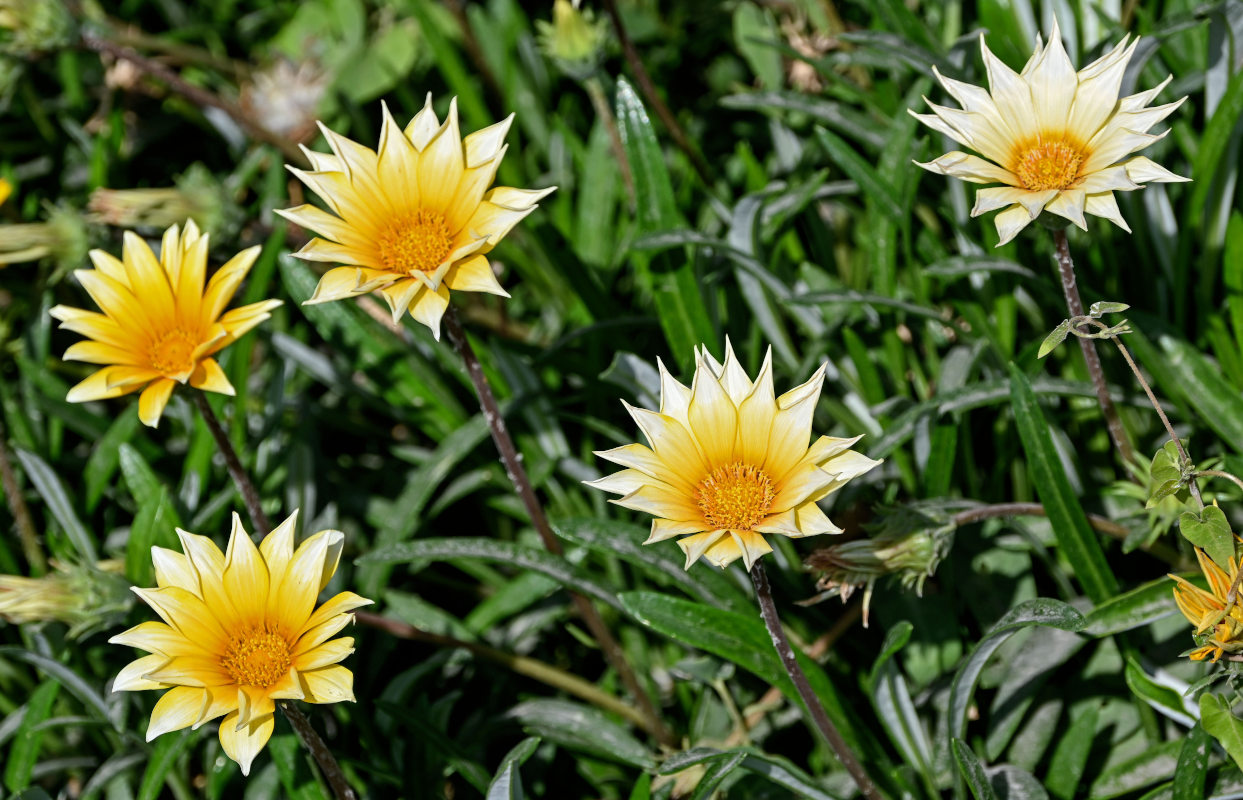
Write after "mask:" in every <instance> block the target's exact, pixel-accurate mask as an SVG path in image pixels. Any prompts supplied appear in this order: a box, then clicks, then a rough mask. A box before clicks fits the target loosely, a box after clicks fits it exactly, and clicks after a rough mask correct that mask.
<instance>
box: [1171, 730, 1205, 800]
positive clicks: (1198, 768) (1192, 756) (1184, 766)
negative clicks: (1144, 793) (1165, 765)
mask: <svg viewBox="0 0 1243 800" xmlns="http://www.w3.org/2000/svg"><path fill="white" fill-rule="evenodd" d="M1211 743H1212V739H1211V738H1210V737H1209V734H1208V731H1206V730H1204V726H1203V725H1196V726H1194V727H1192V729H1191V730H1189V731H1187V738H1186V739H1185V740H1184V741H1183V749H1182V750H1180V751H1178V767H1177V768H1175V770H1174V787H1173V789H1174V792H1173V796H1172V797H1171V800H1200V798H1202V797H1204V783H1205V779H1206V778H1207V777H1208V757H1209V748H1210V745H1211Z"/></svg>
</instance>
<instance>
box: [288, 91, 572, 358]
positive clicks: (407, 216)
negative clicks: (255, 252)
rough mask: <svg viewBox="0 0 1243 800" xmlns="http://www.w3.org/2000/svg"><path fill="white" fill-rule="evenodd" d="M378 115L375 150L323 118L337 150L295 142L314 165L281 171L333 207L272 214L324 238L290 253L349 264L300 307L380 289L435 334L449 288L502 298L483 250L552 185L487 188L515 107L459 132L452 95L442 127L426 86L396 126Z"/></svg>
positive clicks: (331, 273)
mask: <svg viewBox="0 0 1243 800" xmlns="http://www.w3.org/2000/svg"><path fill="white" fill-rule="evenodd" d="M383 112H384V121H383V128H382V130H381V132H380V147H379V150H378V151H376V150H372V149H370V148H369V147H364V146H363V145H361V144H358V143H357V142H354V141H351V140H350V139H347V138H345V137H344V136H339V135H338V134H336V133H334V132H332V131H330V130H328V128H326V127H324V126H323V125H321V126H320V127H321V129H322V130H323V133H324V138H326V139H327V140H328V145H329V146H330V147H331V148H332V151H333V153H334V155H327V154H325V153H316V152H313V151H311V150H307V149H306V148H303V152H305V153H306V156H307V158H308V159H309V160H310V162H311V165H312V167H313V169H312V170H310V171H303V170H300V169H296V168H294V167H290V168H289V170H290V172H292V173H293V174H294V175H296V176H298V178H299V179H300V180H301V181H302V182H303V183H305V184H306V185H307V186H309V187H310V188H311V189H313V190H314V191H315V192H316V193H317V194H318V195H319V196H320V197H322V198H323V199H324V202H325V203H327V204H328V207H329V208H330V209H331V210H332V212H333V213H331V214H329V213H328V212H326V211H322V210H320V209H318V208H315V207H314V206H311V205H301V206H297V207H296V208H290V209H285V210H280V211H277V213H278V214H280V215H281V216H283V217H285V218H286V219H288V220H290V221H291V222H294V223H296V224H298V225H301V226H303V227H304V228H309V229H311V230H313V231H316V232H317V233H319V234H320V235H321V236H323V237H325V238H322V239H320V238H316V239H312V240H311V241H310V242H309V243H308V244H307V245H306V246H305V247H303V248H302V249H301V250H299V251H298V252H297V253H295V255H296V256H297V257H298V258H302V259H306V260H308V261H326V262H328V263H332V264H344V265H346V266H339V267H336V268H335V269H330V270H328V272H327V273H325V274H324V276H323V277H322V278H321V279H320V281H319V285H318V286H316V287H315V293H314V294H313V295H311V299H309V300H307V301H306V302H307V303H324V302H328V301H329V300H340V299H341V298H344V297H355V296H357V295H361V294H367V293H368V292H373V291H379V292H380V295H381V296H382V297H383V298H384V299H385V301H386V302H387V303H388V306H389V309H390V310H391V311H392V312H393V322H394V323H397V322H398V321H400V319H401V316H402V315H403V314H404V313H406V311H407V310H409V312H410V315H411V316H413V317H414V318H415V319H417V320H418V321H419V322H421V323H423V324H424V325H426V326H427V327H428V328H430V329H431V331H432V333H433V334H435V336H436V338H440V318H441V317H442V316H443V315H444V313H445V309H446V308H448V307H449V290H453V291H457V292H488V293H490V294H496V295H500V296H502V297H508V296H509V294H508V293H507V292H506V291H505V290H504V289H502V288H501V285H500V284H499V283H497V280H496V276H495V275H493V273H492V266H491V264H489V263H488V259H487V256H486V254H487V253H488V252H489V251H491V250H492V248H494V247H496V245H497V243H498V242H500V240H501V239H502V238H503V237H504V236H505V234H507V233H509V231H510V230H511V229H512V228H513V227H514V225H516V224H517V223H518V221H519V220H521V219H522V218H523V217H525V216H526V215H527V214H530V213H531V212H532V211H533V210H535V208H536V203H538V202H539V200H540V198H542V197H544V196H545V195H547V194H548V193H549V192H551V191H553V188H555V187H552V188H548V189H538V190H532V189H513V188H510V187H508V186H495V187H493V188H491V189H489V188H488V187H489V186H491V185H492V180H493V178H495V177H496V171H497V169H498V168H499V167H500V165H501V159H502V158H504V156H505V150H506V147H507V145H505V144H503V142H504V140H505V134H506V132H508V130H509V125H510V123H511V122H512V121H513V115H512V114H511V115H510V116H509V117H507V118H506V119H504V120H502V121H501V122H498V123H496V124H495V125H491V126H489V127H487V128H484V129H483V130H480V131H476V132H475V133H472V134H470V135H469V136H467V137H465V138H463V137H462V135H461V133H460V131H459V130H458V119H457V100H456V99H454V100H453V101H452V102H451V103H450V104H449V114H448V116H447V117H446V118H445V121H444V122H443V123H441V122H440V121H439V120H438V119H437V118H436V112H435V111H433V110H432V97H431V95H430V94H429V95H428V96H427V103H426V105H424V107H423V110H422V111H420V112H419V113H418V114H417V115H415V117H414V119H413V120H411V122H410V124H409V125H407V126H406V127H405V129H404V130H403V129H402V128H400V127H398V125H397V123H396V122H394V121H393V117H392V115H391V114H389V111H388V106H384V107H383Z"/></svg>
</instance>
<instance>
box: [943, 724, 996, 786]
mask: <svg viewBox="0 0 1243 800" xmlns="http://www.w3.org/2000/svg"><path fill="white" fill-rule="evenodd" d="M950 746H951V747H952V748H953V750H954V760H955V761H957V762H958V771H959V773H960V774H961V775H962V776H963V777H964V778H966V779H967V785H968V786H970V787H971V795H972V797H974V798H975V800H997V793H996V792H994V791H993V785H992V784H991V783H989V782H988V776H987V775H985V774H984V767H983V765H981V764H980V759H978V758H976V755H975V753H973V752H972V751H971V748H970V747H968V746H967V743H966V742H964V741H963V740H962V739H958V738H954V739H952V740H951V741H950Z"/></svg>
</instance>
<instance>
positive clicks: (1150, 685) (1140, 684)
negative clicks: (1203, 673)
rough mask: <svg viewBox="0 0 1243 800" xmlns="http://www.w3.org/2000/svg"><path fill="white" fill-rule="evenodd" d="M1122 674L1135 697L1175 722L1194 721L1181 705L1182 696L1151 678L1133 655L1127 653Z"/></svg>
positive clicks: (1188, 723) (1189, 722) (1187, 722)
mask: <svg viewBox="0 0 1243 800" xmlns="http://www.w3.org/2000/svg"><path fill="white" fill-rule="evenodd" d="M1124 674H1125V676H1126V685H1127V686H1129V687H1131V691H1132V692H1133V693H1134V694H1135V696H1136V697H1138V698H1139V699H1141V700H1143V701H1144V702H1145V703H1147V704H1148V705H1150V706H1152V707H1153V708H1154V709H1156V710H1157V711H1159V712H1160V713H1162V714H1164V715H1165V716H1167V717H1170V718H1171V719H1173V720H1174V721H1176V722H1179V723H1181V724H1184V725H1190V724H1192V723H1193V722H1195V720H1194V719H1193V718H1192V716H1191V714H1189V713H1188V711H1187V707H1186V706H1185V705H1183V696H1182V695H1181V694H1180V693H1178V692H1176V691H1175V690H1173V689H1171V688H1170V687H1169V686H1163V685H1162V684H1159V683H1157V682H1156V681H1155V680H1153V679H1152V677H1151V676H1149V675H1148V673H1146V672H1144V669H1143V667H1141V666H1140V665H1139V662H1137V661H1136V660H1135V656H1133V655H1127V658H1126V668H1125V671H1124Z"/></svg>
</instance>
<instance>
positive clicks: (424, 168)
mask: <svg viewBox="0 0 1243 800" xmlns="http://www.w3.org/2000/svg"><path fill="white" fill-rule="evenodd" d="M465 168H466V163H465V154H464V153H463V152H462V134H461V132H460V131H459V129H458V120H457V98H456V97H455V98H453V99H452V100H451V101H450V102H449V113H448V115H447V116H446V117H445V121H444V124H443V125H441V126H440V129H439V130H438V131H436V134H435V136H433V137H432V140H431V141H430V142H428V144H427V146H426V147H425V148H423V149H422V152H420V154H419V203H420V204H421V205H422V207H423V208H426V209H429V210H432V211H439V212H441V213H444V212H445V211H446V210H447V209H448V207H449V203H450V202H451V201H452V200H453V195H454V193H455V192H456V191H457V187H458V183H460V182H461V180H462V172H463V170H465Z"/></svg>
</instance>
